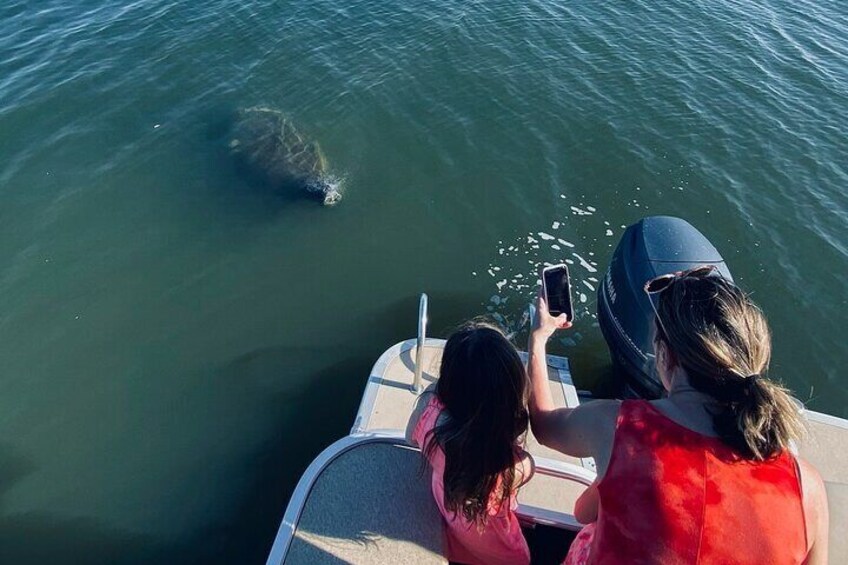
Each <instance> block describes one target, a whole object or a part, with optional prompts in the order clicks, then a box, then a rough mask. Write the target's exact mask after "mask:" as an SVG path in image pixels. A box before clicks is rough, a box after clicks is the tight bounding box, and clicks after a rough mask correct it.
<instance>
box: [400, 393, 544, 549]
mask: <svg viewBox="0 0 848 565" xmlns="http://www.w3.org/2000/svg"><path fill="white" fill-rule="evenodd" d="M443 408H444V407H443V406H442V404H441V402H439V399H438V398H436V396H435V395H434V396H433V398H432V399H430V402H429V403H428V404H427V407H426V408H425V409H424V412H423V413H422V414H421V418H420V419H419V420H418V423H417V424H416V425H415V430H414V431H413V433H412V438H413V439H414V440H415V442H416V443H417V444H418V445H419V446H420V447H421V450H422V452H426V446H425V444H424V442H425V441H431V440H432V436H428V434H429V433H430V431H431V430H432V429H433V428H434V427H435V426H436V421H437V420H438V418H439V414H441V412H442V409H443ZM428 462H429V463H430V468H431V469H432V471H433V473H432V477H431V487H432V490H433V498H435V499H436V505H437V506H438V507H439V511H440V512H441V513H442V517H443V518H444V523H445V556H446V557H447V558H448V559H450V560H451V561H458V562H460V563H467V564H469V565H476V564H487V565H501V564H503V565H513V564H515V565H521V564H527V563H530V550H529V548H528V547H527V542H526V541H525V540H524V535H523V534H522V533H521V527H520V525H519V524H518V517H517V516H516V515H515V509H516V507H517V506H518V502H517V501H516V498H515V491H513V493H512V495H511V497H510V500H509V504H504V505H503V506H502V507H501V508H500V509H498V507H497V505H496V504H494V503H492V504H490V508H489V518H488V521H487V523H486V527H485V528H484V529H482V530H479V529H478V528H477V526H476V525H475V524H473V523H471V522H469V521H468V520H466V519H465V518H464V517H463V516H462V515H461V514H459V513H456V514H455V513H454V512H451V511H449V510H447V509H446V508H445V490H444V484H443V482H442V478H443V476H444V473H445V454H444V452H443V451H442V448H441V447H436V449H434V450H433V451H432V453H431V454H430V456H429V458H428Z"/></svg>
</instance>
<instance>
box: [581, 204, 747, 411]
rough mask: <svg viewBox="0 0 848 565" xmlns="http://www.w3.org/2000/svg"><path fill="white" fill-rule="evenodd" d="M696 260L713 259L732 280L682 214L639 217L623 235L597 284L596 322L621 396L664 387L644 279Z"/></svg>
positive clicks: (655, 393)
mask: <svg viewBox="0 0 848 565" xmlns="http://www.w3.org/2000/svg"><path fill="white" fill-rule="evenodd" d="M700 265H715V266H716V268H717V269H718V272H719V273H720V274H721V275H722V276H723V277H724V278H726V279H728V280H730V281H732V280H733V278H732V276H731V274H730V271H729V270H728V268H727V265H726V264H725V262H724V259H723V258H722V257H721V255H720V254H719V252H718V251H717V250H716V248H715V247H714V246H713V244H712V243H710V241H709V240H708V239H707V238H706V237H705V236H704V235H703V234H702V233H701V232H699V231H698V230H697V229H695V228H694V227H693V226H692V225H691V224H690V223H689V222H687V221H685V220H682V219H680V218H675V217H672V216H650V217H647V218H643V219H641V220H639V222H637V223H635V224H633V225H631V226H629V227H628V228H627V229H626V230H625V231H624V234H623V235H622V236H621V240H620V241H619V242H618V246H617V247H616V249H615V252H614V253H613V256H612V261H611V262H610V265H609V268H608V269H607V272H606V275H604V278H603V282H602V284H601V285H600V286H599V287H598V322H599V324H600V326H601V332H602V333H603V335H604V339H606V342H607V345H608V346H609V349H610V355H611V357H612V360H613V365H614V368H615V371H614V373H615V374H616V376H617V378H619V379H620V380H621V381H622V382H623V385H624V386H623V390H622V394H623V395H624V396H626V397H639V398H658V397H659V396H660V395H661V394H662V392H663V387H662V383H661V382H660V381H659V377H657V374H656V371H655V370H654V348H653V336H654V317H655V314H654V310H653V307H652V306H651V303H650V299H649V298H648V295H647V294H646V293H645V290H644V288H645V283H646V282H647V281H649V280H650V279H652V278H654V277H658V276H660V275H664V274H667V273H674V272H676V271H682V270H686V269H691V268H693V267H697V266H700Z"/></svg>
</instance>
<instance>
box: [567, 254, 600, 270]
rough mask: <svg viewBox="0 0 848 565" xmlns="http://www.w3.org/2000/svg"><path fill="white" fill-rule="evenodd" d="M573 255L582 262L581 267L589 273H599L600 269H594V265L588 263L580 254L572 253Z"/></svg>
mask: <svg viewBox="0 0 848 565" xmlns="http://www.w3.org/2000/svg"><path fill="white" fill-rule="evenodd" d="M572 255H573V256H574V257H575V258H577V260H578V261H580V266H581V267H583V268H584V269H586V270H587V271H589V272H590V273H597V272H598V269H596V268H595V267H593V266H592V264H591V263H589V261H587V260H586V259H584V258H583V257H581V256H580V255H579V254H577V253H572Z"/></svg>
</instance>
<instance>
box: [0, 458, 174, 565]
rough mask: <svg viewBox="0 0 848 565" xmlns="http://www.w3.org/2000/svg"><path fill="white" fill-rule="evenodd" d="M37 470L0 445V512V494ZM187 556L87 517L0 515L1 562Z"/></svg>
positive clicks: (20, 564)
mask: <svg viewBox="0 0 848 565" xmlns="http://www.w3.org/2000/svg"><path fill="white" fill-rule="evenodd" d="M34 471H35V467H34V465H33V464H32V462H31V461H29V460H28V459H26V458H24V457H22V456H20V455H19V454H17V453H16V452H15V451H13V450H12V449H11V448H9V447H8V446H5V445H0V511H2V510H3V498H4V497H5V496H6V494H7V493H8V492H9V490H10V489H11V488H12V487H13V486H14V485H15V483H17V482H18V481H20V480H22V479H24V478H25V477H26V476H27V475H29V474H30V473H32V472H34ZM188 556H189V554H187V553H185V552H182V551H180V550H179V549H178V548H176V547H173V546H168V545H166V544H162V543H159V542H156V540H154V539H152V538H150V537H147V536H143V535H139V534H134V533H132V532H126V531H122V530H119V529H116V528H112V527H110V526H108V525H106V524H104V523H102V522H100V521H98V520H94V519H89V518H67V517H61V516H53V515H50V514H47V513H43V512H30V513H22V514H11V515H5V513H4V515H3V516H2V517H0V563H10V564H12V563H14V564H15V565H30V564H32V565H41V564H43V563H63V564H76V563H79V564H86V565H89V564H91V565H101V564H102V565H106V564H113V563H114V564H133V563H156V562H162V560H167V561H170V562H173V563H177V562H185V559H186V558H187V557H188Z"/></svg>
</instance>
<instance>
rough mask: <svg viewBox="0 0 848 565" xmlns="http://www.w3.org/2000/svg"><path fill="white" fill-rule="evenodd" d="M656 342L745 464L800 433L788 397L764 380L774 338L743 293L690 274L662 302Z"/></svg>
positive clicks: (774, 452)
mask: <svg viewBox="0 0 848 565" xmlns="http://www.w3.org/2000/svg"><path fill="white" fill-rule="evenodd" d="M657 314H658V316H659V322H660V323H659V324H658V326H657V339H658V340H660V341H663V342H665V343H666V345H667V346H668V348H669V350H670V352H671V353H672V358H673V361H674V362H676V363H677V364H679V365H680V366H682V367H683V369H685V370H686V374H687V375H688V377H689V383H690V384H691V385H692V386H693V387H694V388H695V389H697V390H699V391H701V392H704V393H706V394H708V395H710V396H711V397H712V398H713V399H714V400H715V404H714V406H713V407H712V408H711V412H712V415H713V427H714V428H715V431H716V433H717V434H718V435H719V436H720V438H721V439H722V440H723V441H724V442H725V443H726V444H727V445H729V446H730V447H732V448H734V450H735V451H737V452H738V453H739V454H740V455H741V456H742V457H744V458H745V459H752V460H758V461H761V460H764V459H768V458H770V457H773V456H775V455H778V454H779V453H780V452H782V451H783V450H785V449H787V448H788V447H789V445H790V442H791V441H792V440H794V439H797V438H798V437H800V436H801V435H802V434H803V431H804V426H803V421H802V419H801V415H800V413H799V407H798V406H797V405H796V403H795V401H793V399H792V397H791V396H790V395H789V391H788V390H787V389H786V388H784V387H783V386H781V385H780V384H778V383H776V382H774V381H772V380H770V379H767V378H766V376H765V373H766V371H767V370H768V366H769V361H770V359H771V332H770V331H769V327H768V323H767V322H766V318H765V316H764V315H763V313H762V311H761V310H760V309H759V308H758V307H757V306H756V305H755V304H754V303H753V302H752V301H751V300H750V298H749V297H748V295H746V294H745V293H744V292H742V290H740V289H739V288H738V287H736V286H734V285H733V283H731V282H729V281H727V280H726V279H724V278H722V277H720V276H716V275H712V276H686V277H682V278H680V279H677V280H676V281H674V282H673V283H672V284H671V285H669V287H668V288H667V289H665V290H664V291H662V292H661V293H660V296H659V305H658V308H657Z"/></svg>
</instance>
